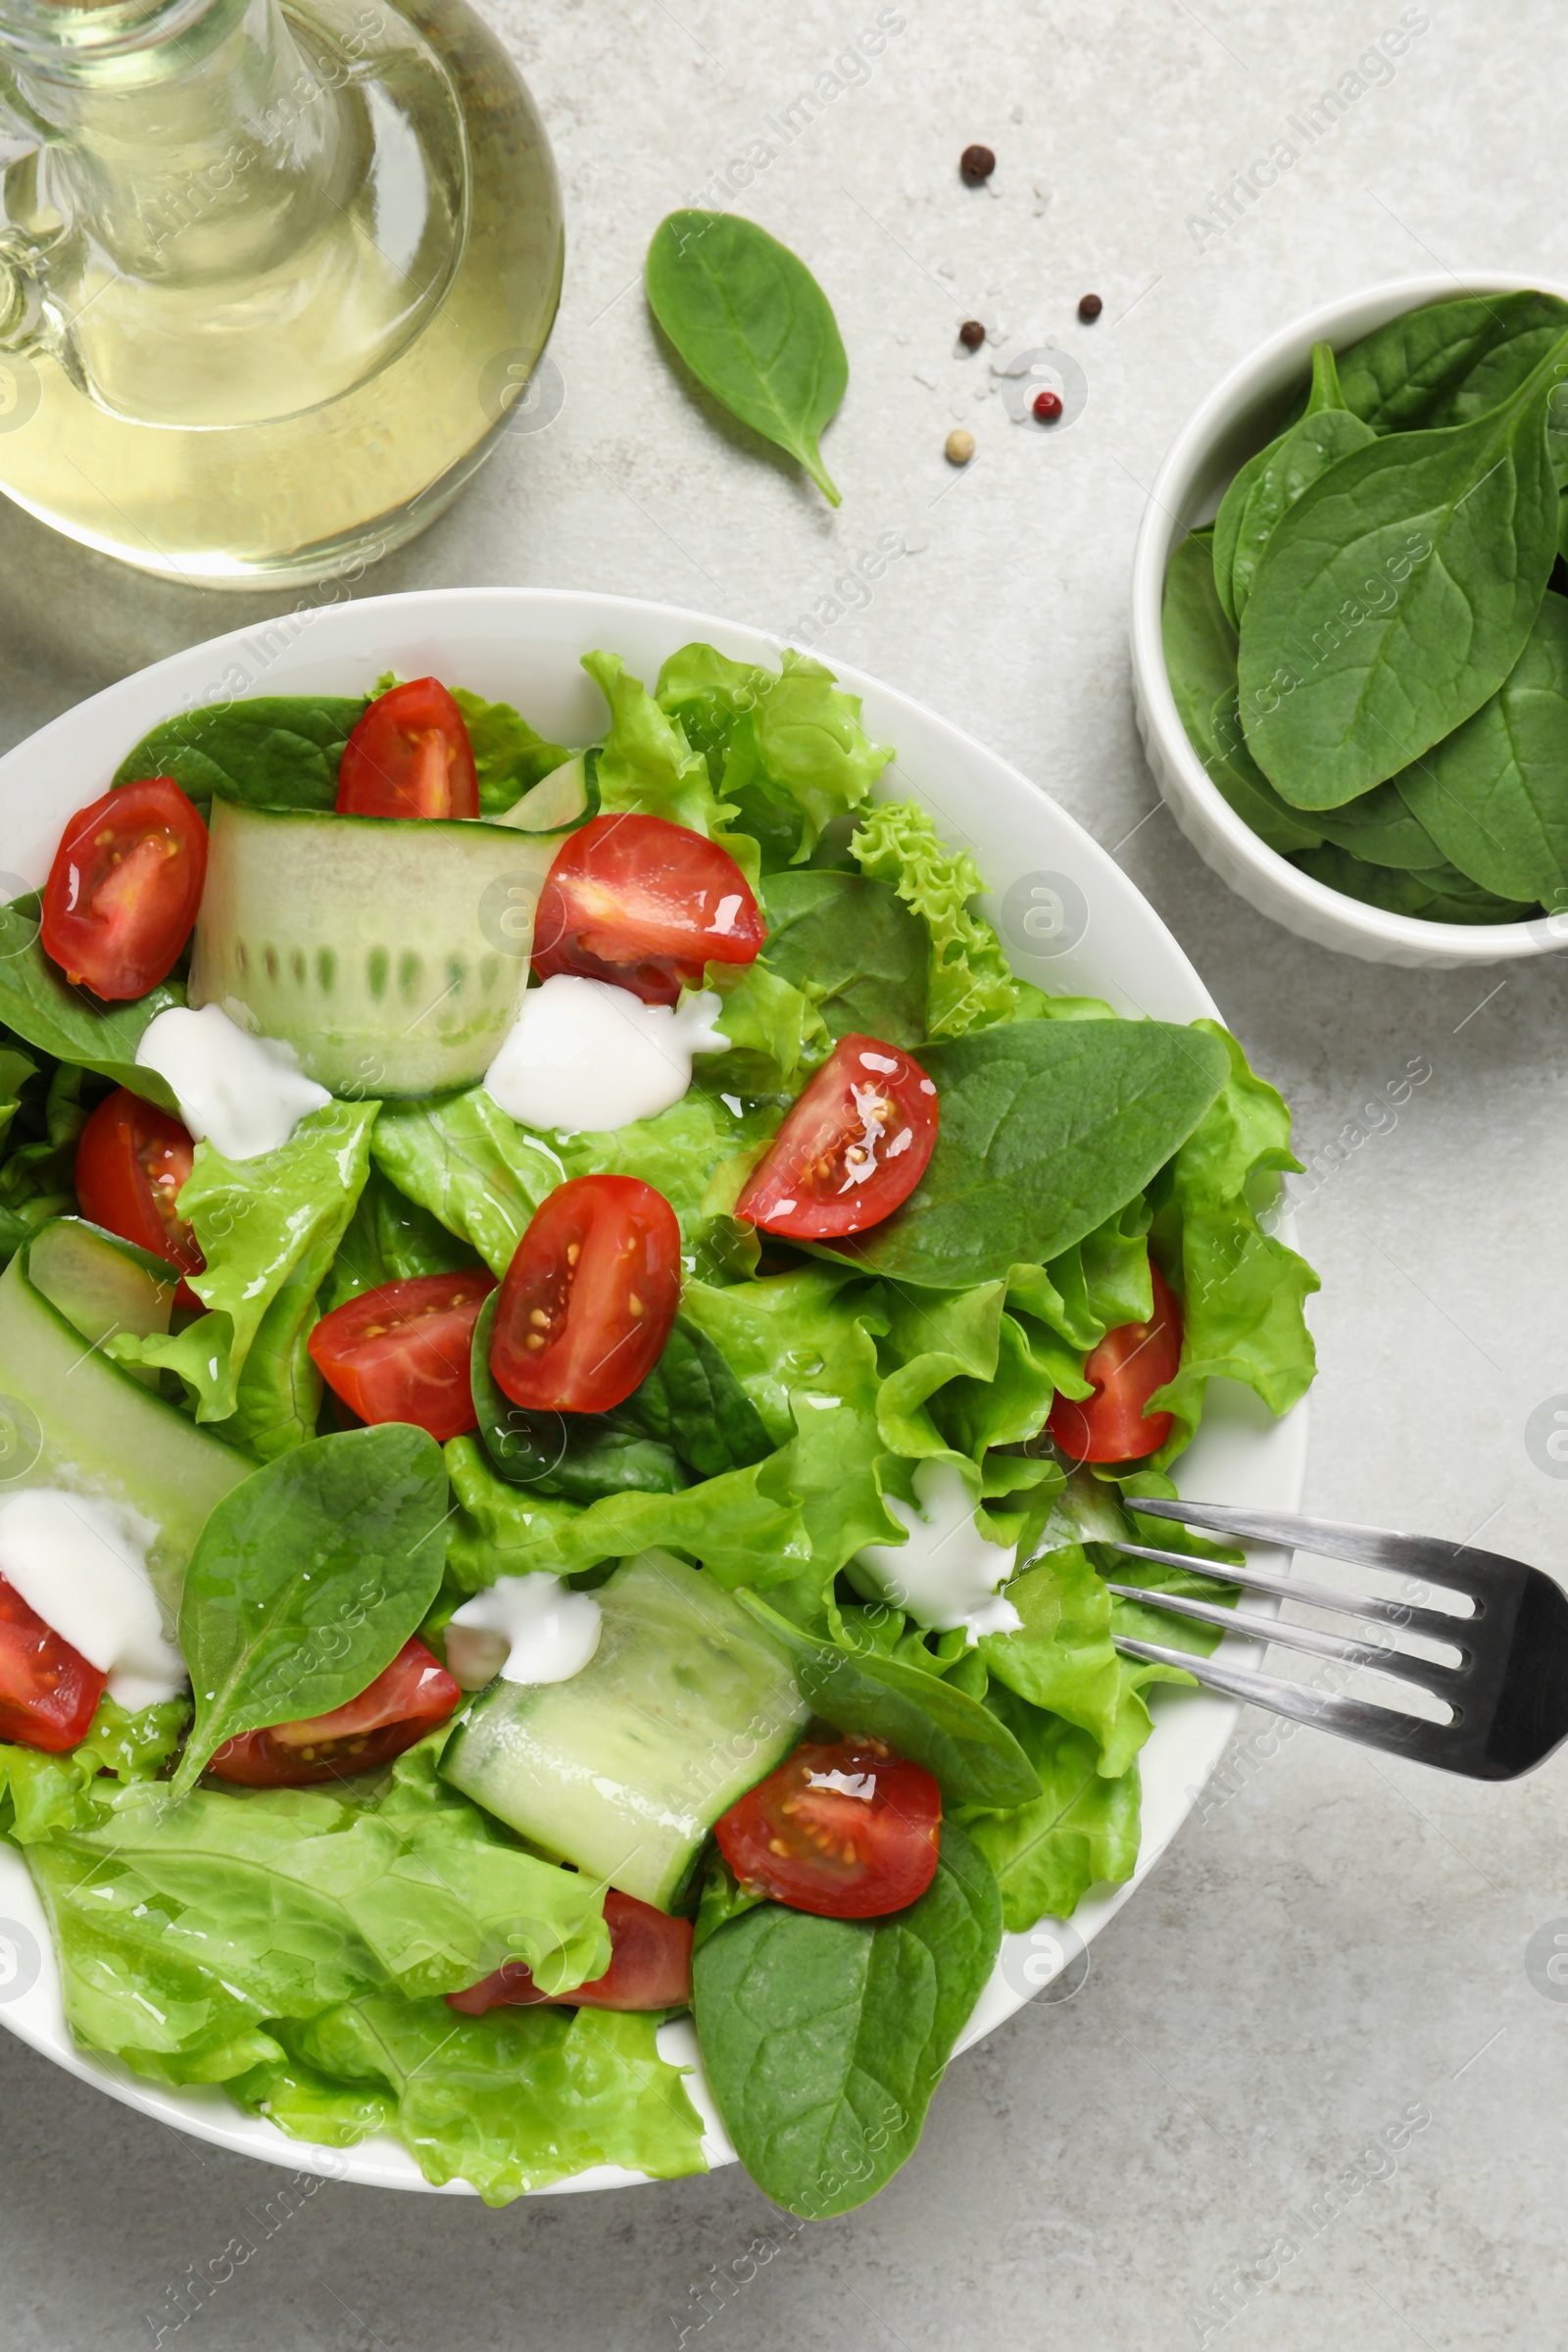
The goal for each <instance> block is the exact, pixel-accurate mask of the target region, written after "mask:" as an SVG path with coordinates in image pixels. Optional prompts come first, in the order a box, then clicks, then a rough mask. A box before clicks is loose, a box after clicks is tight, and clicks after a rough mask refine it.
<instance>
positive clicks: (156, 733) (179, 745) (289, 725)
mask: <svg viewBox="0 0 1568 2352" xmlns="http://www.w3.org/2000/svg"><path fill="white" fill-rule="evenodd" d="M368 708H369V705H368V699H367V698H366V697H365V696H363V695H362V696H360V697H359V698H358V699H357V700H356V699H355V698H353V697H350V696H348V695H338V694H319V695H306V694H259V695H257V696H256V697H255V698H254V699H253V700H252V701H249V702H233V703H213V704H210V705H209V706H208V707H207V708H206V709H204V710H200V711H177V712H176V713H175V715H174V716H173V717H172V718H166V719H164V720H162V721H161V722H160V724H159V725H158V726H156V727H154V728H153V730H152V732H151V734H150V735H144V736H143V737H142V739H141V741H140V743H138V744H137V745H136V746H135V748H134V750H133V751H129V752H127V753H126V755H125V757H124V759H123V760H122V761H121V762H120V765H119V766H118V767H117V768H116V770H115V782H116V783H117V784H130V783H133V782H134V781H135V780H136V778H137V777H139V776H172V777H173V779H174V782H175V783H176V784H177V785H179V787H180V789H181V790H182V791H183V792H184V793H185V794H186V796H187V798H188V799H190V800H193V801H194V802H195V803H196V806H197V807H198V808H199V809H201V811H202V814H203V815H204V816H205V815H206V813H207V809H208V804H209V803H210V802H211V800H212V797H213V795H214V793H215V792H216V793H217V794H218V795H219V797H220V798H221V799H222V800H225V801H238V802H240V803H241V804H242V805H243V806H244V807H246V808H250V809H334V808H336V806H337V771H338V762H339V761H340V760H341V759H342V757H343V746H344V745H345V744H346V743H347V741H348V739H349V737H350V735H351V734H352V733H353V732H354V729H355V728H356V727H357V726H358V725H359V723H360V720H361V719H362V718H363V717H364V716H365V713H366V711H367V710H368Z"/></svg>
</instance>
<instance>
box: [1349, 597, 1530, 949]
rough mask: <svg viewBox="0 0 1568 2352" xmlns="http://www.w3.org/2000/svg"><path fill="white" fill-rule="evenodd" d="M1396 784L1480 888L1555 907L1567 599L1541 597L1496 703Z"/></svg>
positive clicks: (1445, 851) (1469, 720)
mask: <svg viewBox="0 0 1568 2352" xmlns="http://www.w3.org/2000/svg"><path fill="white" fill-rule="evenodd" d="M1395 783H1396V785H1397V788H1398V791H1399V794H1400V796H1401V798H1402V799H1403V800H1404V802H1405V803H1406V805H1407V806H1408V808H1409V809H1410V810H1411V812H1412V814H1413V815H1414V816H1415V817H1416V818H1418V820H1419V821H1420V823H1421V824H1422V825H1423V826H1424V827H1425V828H1426V830H1427V832H1428V833H1429V834H1430V835H1431V836H1432V838H1433V840H1434V841H1435V842H1436V843H1438V844H1439V845H1441V851H1442V854H1443V855H1444V856H1445V857H1446V858H1448V859H1449V860H1450V861H1451V863H1452V864H1454V865H1456V866H1457V867H1458V868H1459V870H1460V872H1461V873H1464V874H1468V875H1469V876H1470V877H1471V879H1472V880H1473V881H1474V882H1476V883H1477V884H1479V885H1480V887H1481V888H1482V889H1483V890H1489V891H1495V893H1496V894H1497V895H1498V896H1499V897H1501V898H1505V899H1515V900H1518V899H1531V900H1533V899H1540V900H1542V901H1544V903H1545V904H1546V905H1548V906H1550V905H1553V904H1555V903H1557V901H1556V896H1555V894H1557V893H1559V892H1561V891H1564V890H1568V597H1562V596H1555V595H1553V594H1551V593H1550V592H1549V591H1548V592H1547V594H1546V596H1545V597H1544V600H1543V603H1542V607H1541V612H1540V613H1539V614H1538V616H1537V619H1536V625H1535V628H1534V629H1533V630H1532V632H1531V635H1530V640H1529V642H1528V644H1527V645H1526V647H1525V650H1524V652H1523V653H1522V654H1521V655H1520V657H1519V660H1518V662H1516V664H1515V665H1514V667H1513V669H1512V670H1511V671H1510V672H1509V674H1508V676H1507V677H1506V678H1504V680H1503V682H1502V684H1501V685H1500V686H1499V687H1498V689H1497V691H1496V693H1495V695H1494V696H1493V697H1492V700H1491V701H1490V702H1488V703H1483V704H1482V706H1481V708H1480V710H1479V711H1477V712H1476V713H1475V715H1474V717H1472V718H1467V719H1466V720H1465V722H1464V724H1463V726H1462V727H1457V728H1455V730H1454V732H1453V733H1452V734H1451V735H1447V736H1445V738H1444V740H1443V741H1442V742H1441V743H1437V744H1434V745H1433V747H1432V749H1431V751H1430V752H1428V753H1427V754H1426V755H1425V756H1424V758H1422V759H1421V760H1417V761H1416V763H1415V764H1414V766H1412V767H1407V768H1405V769H1404V770H1403V771H1402V773H1401V774H1399V775H1398V776H1397V777H1396V778H1395ZM1348 846H1350V847H1352V848H1353V847H1354V844H1353V843H1352V844H1350V845H1348Z"/></svg>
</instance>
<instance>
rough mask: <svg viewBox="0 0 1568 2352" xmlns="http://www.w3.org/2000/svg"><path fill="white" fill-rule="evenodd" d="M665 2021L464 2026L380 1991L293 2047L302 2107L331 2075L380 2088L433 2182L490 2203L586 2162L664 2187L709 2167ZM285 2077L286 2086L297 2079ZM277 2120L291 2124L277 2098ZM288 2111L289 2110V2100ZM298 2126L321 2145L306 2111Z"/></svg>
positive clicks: (550, 2017)
mask: <svg viewBox="0 0 1568 2352" xmlns="http://www.w3.org/2000/svg"><path fill="white" fill-rule="evenodd" d="M658 2023H659V2021H658V2019H657V2018H655V2017H651V2016H637V2015H634V2014H630V2013H627V2012H622V2011H615V2010H609V2009H550V2008H523V2009H492V2010H490V2011H489V2012H488V2013H487V2015H485V2016H484V2017H463V2016H460V2015H459V2014H458V2013H457V2012H456V2011H454V2010H452V2009H449V2008H448V2007H447V2005H446V2003H445V2002H444V2001H411V2000H400V1999H398V1998H396V1997H395V1996H392V1995H388V1994H379V1995H375V1996H372V1997H371V1998H369V1999H364V2000H359V2001H355V2002H353V2003H352V2004H350V2005H347V2006H345V2007H342V2008H337V2009H332V2010H328V2011H327V2012H326V2013H325V2014H324V2015H323V2016H320V2017H317V2018H315V2019H313V2020H312V2021H311V2022H310V2023H309V2024H308V2025H306V2026H304V2027H302V2028H296V2029H294V2030H293V2031H291V2032H290V2033H289V2034H288V2040H289V2041H290V2043H291V2044H292V2045H293V2047H294V2049H295V2050H296V2051H297V2052H298V2054H299V2057H300V2058H301V2059H302V2060H304V2061H305V2063H306V2065H307V2066H309V2067H310V2068H311V2069H313V2070H314V2076H313V2078H312V2079H308V2080H307V2082H306V2083H305V2084H304V2085H303V2088H304V2091H305V2096H306V2098H307V2101H309V2099H310V2097H311V2093H312V2091H313V2089H314V2084H315V2082H319V2081H320V2080H321V2079H322V2078H323V2077H335V2078H341V2079H347V2081H348V2082H353V2083H359V2084H368V2085H373V2086H374V2088H373V2091H372V2092H371V2096H378V2095H379V2096H380V2097H381V2098H382V2099H383V2100H384V2112H385V2114H386V2117H387V2121H388V2123H389V2125H390V2128H391V2129H392V2130H393V2131H395V2132H396V2133H397V2135H398V2137H399V2138H400V2139H401V2140H402V2141H403V2142H404V2145H405V2146H406V2147H408V2148H409V2149H410V2150H411V2151H412V2152H413V2154H414V2156H415V2158H416V2159H417V2163H418V2166H419V2169H420V2171H421V2172H422V2173H423V2174H424V2177H425V2179H426V2180H430V2181H433V2182H435V2183H436V2185H437V2186H439V2185H441V2184H442V2183H443V2182H445V2181H448V2180H468V2181H471V2182H472V2184H473V2186H474V2187H475V2188H476V2189H477V2190H478V2191H479V2194H480V2196H481V2197H483V2199H484V2201H485V2203H486V2204H487V2205H506V2204H510V2203H511V2201H512V2199H513V2198H514V2197H518V2196H521V2195H522V2194H523V2192H524V2191H525V2190H527V2189H530V2188H545V2187H548V2186H549V2184H550V2183H551V2182H552V2181H555V2180H570V2179H571V2177H572V2176H573V2175H574V2174H576V2173H581V2172H585V2171H586V2170H587V2169H588V2167H589V2166H590V2165H598V2164H618V2165H625V2166H627V2167H629V2168H631V2169H632V2170H634V2171H638V2172H644V2173H651V2174H652V2175H653V2176H654V2177H655V2178H656V2179H657V2180H677V2179H679V2178H680V2177H681V2175H683V2174H686V2173H701V2172H705V2171H706V2170H707V2164H706V2162H705V2159H704V2156H703V2146H702V2142H703V2127H702V2122H701V2119H700V2118H699V2116H698V2114H697V2111H696V2109H695V2108H694V2107H693V2105H692V2103H691V2100H690V2099H689V2098H688V2096H687V2094H686V2089H685V2086H684V2084H683V2082H682V2081H681V2075H680V2070H679V2069H678V2068H677V2067H673V2066H670V2065H668V2064H666V2062H665V2061H664V2060H663V2059H662V2058H661V2056H660V2055H659V2047H658V2042H657V2039H656V2034H657V2030H658ZM278 2072H279V2074H280V2075H281V2076H283V2077H284V2079H285V2080H287V2079H288V2077H289V2076H290V2075H291V2074H292V2073H293V2070H292V2069H282V2068H280V2069H279V2070H278ZM295 2079H296V2080H297V2079H298V2078H297V2076H296V2078H295ZM300 2095H301V2093H300V2091H299V2090H295V2091H293V2093H292V2098H293V2099H294V2100H298V2099H299V2097H300ZM315 2095H316V2096H317V2097H319V2095H320V2094H319V2092H317V2093H316V2094H315ZM340 2095H341V2094H340ZM269 2111H270V2112H271V2113H272V2116H273V2120H274V2122H283V2120H284V2118H283V2117H282V2116H279V2115H278V2113H277V2111H276V2106H275V2103H274V2104H272V2105H271V2106H270V2110H269ZM284 2113H285V2115H290V2116H291V2115H292V2113H293V2106H292V2103H291V2101H290V2099H289V2097H288V2096H287V2094H286V2095H285V2107H284ZM302 2120H303V2121H304V2123H305V2125H306V2128H307V2131H308V2132H309V2135H310V2136H312V2137H315V2136H317V2134H316V2132H315V2131H314V2130H312V2129H311V2125H312V2122H313V2118H312V2115H311V2113H310V2108H309V2105H307V2109H306V2113H305V2115H304V2117H303V2119H302ZM284 2128H285V2129H287V2128H288V2126H287V2124H286V2123H285V2125H284Z"/></svg>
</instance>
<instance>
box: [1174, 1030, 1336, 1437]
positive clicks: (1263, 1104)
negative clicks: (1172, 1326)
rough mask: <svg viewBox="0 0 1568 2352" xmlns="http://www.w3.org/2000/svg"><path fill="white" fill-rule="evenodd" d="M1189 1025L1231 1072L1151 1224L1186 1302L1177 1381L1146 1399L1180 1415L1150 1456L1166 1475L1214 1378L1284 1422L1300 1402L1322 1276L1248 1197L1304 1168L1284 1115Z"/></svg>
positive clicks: (1307, 1379) (1257, 1081)
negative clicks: (1277, 1236)
mask: <svg viewBox="0 0 1568 2352" xmlns="http://www.w3.org/2000/svg"><path fill="white" fill-rule="evenodd" d="M1194 1025H1195V1027H1197V1028H1200V1029H1206V1030H1207V1031H1208V1032H1209V1034H1210V1035H1211V1036H1213V1037H1216V1038H1218V1040H1219V1041H1220V1043H1221V1045H1222V1046H1223V1047H1224V1049H1225V1052H1226V1054H1227V1056H1228V1058H1229V1062H1230V1075H1229V1078H1228V1080H1227V1082H1226V1084H1225V1086H1224V1088H1223V1089H1222V1090H1221V1092H1220V1094H1219V1096H1218V1097H1217V1098H1216V1100H1215V1101H1214V1102H1213V1103H1211V1104H1210V1106H1209V1108H1208V1109H1207V1110H1206V1111H1205V1112H1204V1114H1203V1116H1202V1118H1201V1120H1200V1121H1199V1123H1198V1125H1197V1127H1196V1128H1195V1129H1194V1130H1193V1133H1192V1134H1191V1135H1190V1136H1189V1137H1188V1139H1187V1141H1186V1143H1184V1144H1183V1145H1182V1147H1181V1149H1180V1150H1179V1151H1178V1152H1177V1153H1176V1156H1175V1159H1174V1161H1173V1162H1172V1165H1171V1170H1170V1179H1169V1194H1168V1197H1167V1198H1166V1200H1165V1201H1163V1202H1162V1203H1161V1206H1160V1208H1159V1210H1158V1211H1157V1212H1156V1217H1155V1224H1154V1242H1155V1248H1156V1251H1157V1252H1159V1253H1160V1255H1161V1262H1162V1264H1164V1265H1165V1266H1167V1268H1169V1269H1170V1273H1169V1279H1170V1280H1171V1281H1172V1283H1173V1286H1174V1287H1175V1288H1176V1289H1178V1290H1179V1292H1180V1294H1181V1299H1182V1317H1183V1330H1182V1353H1181V1363H1180V1366H1179V1368H1178V1370H1177V1374H1176V1377H1175V1379H1174V1380H1173V1381H1170V1382H1168V1383H1167V1385H1166V1386H1165V1387H1164V1388H1163V1389H1160V1390H1159V1391H1157V1392H1156V1394H1155V1395H1154V1396H1153V1397H1152V1398H1151V1400H1150V1409H1151V1410H1152V1411H1163V1412H1168V1413H1173V1414H1174V1415H1175V1416H1176V1422H1177V1426H1176V1428H1175V1430H1174V1431H1173V1432H1172V1434H1171V1437H1170V1439H1169V1441H1168V1442H1167V1444H1166V1445H1165V1446H1163V1447H1162V1449H1161V1450H1160V1452H1159V1453H1158V1454H1157V1455H1156V1457H1155V1460H1156V1463H1157V1464H1158V1465H1159V1466H1161V1467H1163V1465H1164V1464H1165V1463H1166V1462H1168V1461H1169V1460H1170V1459H1171V1458H1172V1457H1173V1455H1175V1454H1176V1453H1178V1452H1180V1450H1181V1448H1182V1447H1183V1446H1186V1445H1188V1444H1189V1443H1190V1442H1191V1440H1192V1436H1193V1433H1194V1431H1195V1430H1196V1429H1197V1427H1198V1423H1199V1420H1200V1418H1201V1414H1202V1409H1203V1397H1204V1394H1205V1392H1206V1390H1207V1387H1208V1383H1209V1382H1210V1381H1211V1380H1213V1379H1217V1378H1221V1377H1223V1378H1225V1379H1227V1380H1235V1381H1240V1382H1242V1383H1243V1384H1244V1386H1246V1387H1247V1388H1250V1389H1251V1390H1252V1391H1253V1392H1254V1394H1255V1395H1257V1396H1258V1397H1261V1398H1262V1399H1263V1402H1264V1403H1265V1404H1266V1405H1267V1406H1268V1408H1269V1410H1270V1412H1272V1413H1276V1414H1278V1413H1285V1412H1288V1411H1289V1410H1290V1408H1291V1406H1292V1405H1293V1404H1296V1403H1297V1402H1298V1401H1299V1399H1300V1398H1301V1397H1303V1396H1304V1395H1305V1394H1306V1391H1307V1389H1308V1387H1309V1386H1310V1385H1311V1381H1312V1375H1313V1373H1314V1371H1315V1370H1316V1363H1317V1359H1316V1354H1315V1351H1314V1349H1313V1346H1312V1335H1311V1333H1310V1332H1309V1331H1308V1330H1307V1327H1306V1321H1305V1317H1304V1315H1303V1312H1302V1308H1303V1305H1304V1302H1305V1301H1306V1299H1308V1298H1310V1296H1311V1294H1312V1293H1313V1292H1314V1291H1315V1290H1317V1289H1318V1288H1319V1287H1320V1285H1319V1282H1318V1278H1317V1276H1316V1274H1314V1273H1313V1271H1312V1269H1311V1267H1310V1266H1309V1265H1308V1264H1307V1263H1306V1260H1305V1259H1304V1258H1302V1257H1299V1256H1298V1255H1297V1253H1296V1251H1295V1250H1288V1249H1287V1248H1286V1247H1285V1245H1284V1243H1283V1242H1278V1241H1276V1240H1274V1238H1273V1236H1272V1235H1270V1234H1266V1233H1264V1231H1263V1230H1262V1227H1261V1226H1260V1225H1259V1223H1258V1219H1257V1215H1256V1212H1255V1210H1254V1208H1253V1207H1252V1204H1251V1201H1250V1199H1249V1197H1248V1196H1249V1188H1250V1186H1251V1185H1252V1183H1253V1181H1254V1179H1255V1178H1257V1177H1258V1176H1259V1175H1261V1174H1264V1173H1265V1172H1267V1171H1270V1170H1276V1169H1299V1166H1300V1162H1299V1160H1298V1159H1297V1158H1296V1157H1295V1156H1294V1154H1293V1153H1292V1152H1291V1148H1290V1138H1291V1114H1290V1111H1289V1110H1288V1109H1287V1108H1286V1105H1285V1103H1284V1101H1283V1100H1282V1098H1281V1097H1280V1096H1279V1095H1278V1094H1277V1093H1276V1092H1275V1090H1274V1088H1273V1087H1271V1086H1269V1085H1268V1084H1267V1083H1266V1082H1265V1081H1264V1080H1263V1079H1261V1078H1259V1077H1257V1076H1256V1075H1255V1074H1254V1073H1253V1071H1252V1070H1251V1069H1250V1067H1249V1065H1248V1060H1247V1056H1246V1054H1244V1053H1243V1052H1242V1049H1241V1047H1240V1046H1239V1045H1238V1044H1237V1042H1236V1040H1235V1038H1233V1037H1232V1036H1230V1035H1229V1034H1228V1032H1227V1031H1225V1030H1223V1029H1221V1028H1220V1027H1219V1026H1218V1024H1217V1023H1216V1022H1213V1021H1199V1022H1196V1023H1195V1024H1194ZM1178 1251H1179V1262H1178V1261H1177V1252H1178Z"/></svg>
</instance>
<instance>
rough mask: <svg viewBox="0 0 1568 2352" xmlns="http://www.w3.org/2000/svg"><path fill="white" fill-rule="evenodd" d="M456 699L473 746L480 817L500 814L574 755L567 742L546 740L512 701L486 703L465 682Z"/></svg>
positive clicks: (454, 698)
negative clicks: (566, 745)
mask: <svg viewBox="0 0 1568 2352" xmlns="http://www.w3.org/2000/svg"><path fill="white" fill-rule="evenodd" d="M452 699H453V701H454V702H455V703H456V704H457V706H458V709H459V710H460V711H462V712H463V721H464V724H465V726H466V728H467V730H468V741H469V743H470V744H471V745H472V746H473V764H474V769H475V771H476V773H477V775H478V779H479V814H480V815H481V816H499V815H500V814H501V813H502V811H503V810H504V809H510V808H512V807H513V805H514V804H515V802H517V801H520V800H521V798H522V796H523V794H524V793H525V792H529V791H531V790H532V788H533V787H534V785H535V784H537V783H539V782H540V781H541V780H542V779H543V778H544V777H545V776H548V775H549V774H550V773H551V771H552V769H554V768H558V767H562V766H564V764H565V762H566V761H567V760H569V759H570V758H571V754H570V752H569V751H567V750H566V748H565V746H564V744H560V743H547V742H546V741H545V739H544V737H543V736H542V735H540V734H538V733H537V732H536V731H535V729H534V728H532V727H530V726H529V724H528V721H527V720H526V719H525V718H523V717H522V716H520V714H519V713H518V712H517V711H514V709H513V708H512V705H511V704H510V703H487V702H486V701H485V699H484V697H483V695H479V694H470V693H469V692H468V690H467V688H466V686H457V687H454V688H453V692H452Z"/></svg>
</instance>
